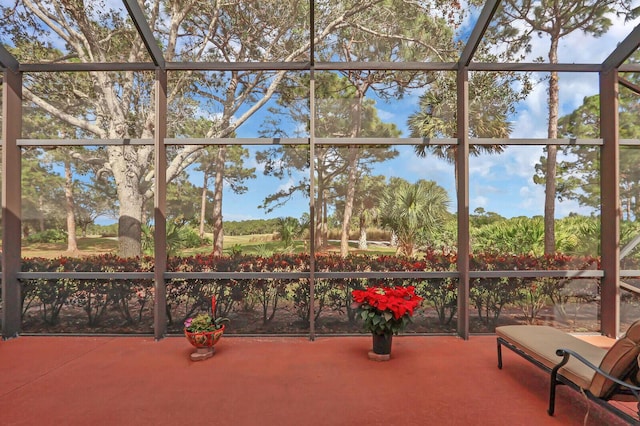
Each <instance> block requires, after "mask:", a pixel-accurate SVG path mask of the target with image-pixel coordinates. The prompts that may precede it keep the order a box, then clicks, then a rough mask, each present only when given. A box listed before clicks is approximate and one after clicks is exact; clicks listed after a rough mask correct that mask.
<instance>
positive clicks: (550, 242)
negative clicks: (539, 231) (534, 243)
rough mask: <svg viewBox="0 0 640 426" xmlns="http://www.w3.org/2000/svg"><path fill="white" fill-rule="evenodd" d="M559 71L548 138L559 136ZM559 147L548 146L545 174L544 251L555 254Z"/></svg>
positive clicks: (553, 82) (552, 85)
mask: <svg viewBox="0 0 640 426" xmlns="http://www.w3.org/2000/svg"><path fill="white" fill-rule="evenodd" d="M549 62H550V63H552V64H555V63H557V62H558V38H557V37H555V36H552V37H551V46H550V48H549ZM558 91H559V89H558V73H557V72H552V73H551V78H550V80H549V126H548V129H547V133H548V136H547V137H548V138H549V139H555V138H557V137H558ZM557 155H558V147H557V146H556V145H548V146H547V169H546V175H545V196H544V252H545V254H554V253H555V251H556V237H555V211H556V206H555V200H556V161H557V160H556V158H557Z"/></svg>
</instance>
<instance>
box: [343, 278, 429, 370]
mask: <svg viewBox="0 0 640 426" xmlns="http://www.w3.org/2000/svg"><path fill="white" fill-rule="evenodd" d="M351 295H352V296H353V300H354V305H355V306H354V307H355V308H356V313H357V315H358V316H359V317H360V318H361V319H362V320H363V321H364V328H365V330H367V331H369V332H371V334H372V336H373V349H372V350H371V351H370V352H369V359H372V360H375V361H387V360H389V359H390V357H391V342H392V338H393V335H394V334H398V333H400V332H401V331H403V330H404V329H405V327H406V326H407V324H409V323H410V322H411V316H412V315H413V312H414V311H415V309H416V308H417V307H418V306H419V305H420V303H421V302H422V297H420V296H417V295H416V293H415V287H413V286H408V287H393V288H392V287H369V288H367V289H366V290H353V291H352V292H351Z"/></svg>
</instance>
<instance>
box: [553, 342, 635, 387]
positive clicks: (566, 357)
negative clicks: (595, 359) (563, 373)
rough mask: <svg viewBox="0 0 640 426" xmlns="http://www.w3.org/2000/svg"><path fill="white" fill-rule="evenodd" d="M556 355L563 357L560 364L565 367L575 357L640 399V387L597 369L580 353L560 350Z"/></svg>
mask: <svg viewBox="0 0 640 426" xmlns="http://www.w3.org/2000/svg"><path fill="white" fill-rule="evenodd" d="M556 355H558V356H561V357H563V358H562V361H561V362H560V364H562V365H565V364H566V363H567V362H568V361H569V358H570V357H574V358H575V359H577V360H578V361H580V362H581V363H583V364H584V365H586V366H587V367H589V368H591V369H592V370H594V371H595V372H596V373H598V374H600V375H602V376H604V377H606V378H607V379H609V380H611V381H612V382H614V383H617V384H618V385H620V386H624V387H625V388H627V389H629V390H630V391H631V392H632V393H633V394H634V395H635V397H636V398H639V399H640V395H639V392H640V386H634V385H632V384H630V383H627V382H624V381H622V380H620V379H618V378H617V377H613V376H611V375H610V374H608V373H605V372H604V371H603V370H602V369H600V367H597V366H596V365H594V364H593V363H592V362H591V361H589V360H587V359H586V358H585V357H583V356H582V355H580V354H579V353H577V352H575V351H573V350H571V349H558V350H556Z"/></svg>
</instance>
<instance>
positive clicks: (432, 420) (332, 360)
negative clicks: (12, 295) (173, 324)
mask: <svg viewBox="0 0 640 426" xmlns="http://www.w3.org/2000/svg"><path fill="white" fill-rule="evenodd" d="M370 345H371V338H370V337H368V336H362V337H320V338H317V339H316V340H315V341H313V342H311V341H309V340H308V339H306V338H291V337H264V338H249V337H230V336H225V337H223V338H222V340H221V341H220V343H219V345H218V346H217V347H218V350H217V352H216V354H215V355H214V357H213V358H211V359H208V360H206V361H200V362H193V361H190V359H189V354H190V353H191V351H192V350H191V347H190V346H189V345H188V343H187V341H186V339H184V338H177V337H170V338H166V339H164V340H161V341H158V342H156V341H154V340H153V339H152V338H145V337H41V336H34V337H25V336H23V337H19V338H17V339H12V340H8V341H3V342H0V424H1V425H191V424H194V425H195V424H214V425H221V426H224V425H296V426H297V425H356V424H366V425H582V424H583V421H584V419H585V414H586V413H587V407H590V409H589V415H588V417H587V422H586V424H588V425H618V424H624V423H623V422H621V421H620V420H618V419H617V418H616V417H614V416H612V415H611V414H609V413H607V412H605V411H604V410H603V409H602V408H600V407H597V406H596V405H594V404H592V403H588V402H586V401H585V399H584V397H583V396H582V395H581V394H580V393H578V392H575V391H573V390H571V389H569V388H566V387H560V388H559V391H558V399H557V404H556V415H555V416H554V417H549V416H548V415H547V414H546V408H547V394H548V375H546V374H545V373H543V372H542V371H540V370H539V369H538V368H536V367H534V366H533V365H531V364H529V363H528V362H526V361H524V360H523V359H522V358H520V357H519V356H517V355H515V354H513V353H512V352H511V351H508V350H505V351H504V355H503V356H504V368H503V369H502V370H499V369H498V368H497V365H496V340H495V337H493V336H472V337H471V339H470V340H468V341H464V340H461V339H458V338H456V337H452V336H438V337H432V336H399V337H395V338H394V342H393V354H392V359H391V360H390V361H387V362H375V361H370V360H369V359H368V357H367V352H368V350H369V348H370Z"/></svg>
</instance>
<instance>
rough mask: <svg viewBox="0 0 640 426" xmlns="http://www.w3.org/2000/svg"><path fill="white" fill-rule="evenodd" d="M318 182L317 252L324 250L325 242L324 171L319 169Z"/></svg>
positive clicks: (315, 244)
mask: <svg viewBox="0 0 640 426" xmlns="http://www.w3.org/2000/svg"><path fill="white" fill-rule="evenodd" d="M318 164H320V159H318ZM317 173H318V180H317V182H316V217H315V221H316V232H315V241H314V242H313V244H314V247H315V249H316V250H321V249H322V246H323V244H322V240H323V211H324V207H325V204H324V199H325V196H324V195H325V194H324V180H323V177H324V176H323V173H322V169H321V168H320V167H318V171H317Z"/></svg>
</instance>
